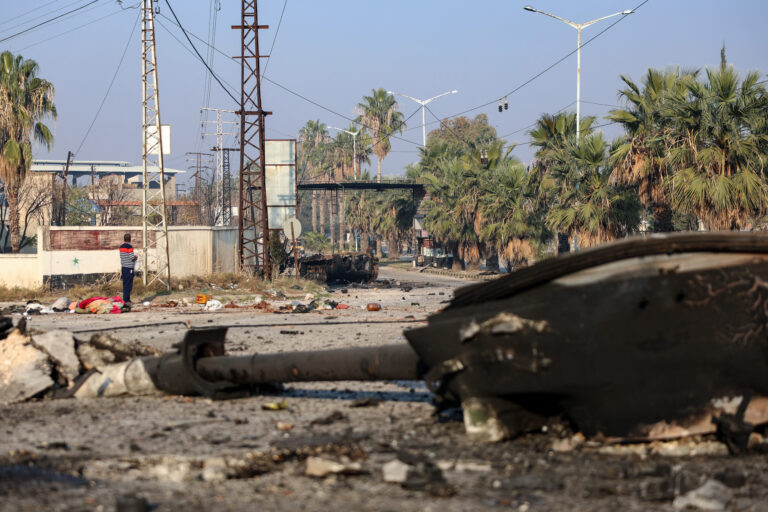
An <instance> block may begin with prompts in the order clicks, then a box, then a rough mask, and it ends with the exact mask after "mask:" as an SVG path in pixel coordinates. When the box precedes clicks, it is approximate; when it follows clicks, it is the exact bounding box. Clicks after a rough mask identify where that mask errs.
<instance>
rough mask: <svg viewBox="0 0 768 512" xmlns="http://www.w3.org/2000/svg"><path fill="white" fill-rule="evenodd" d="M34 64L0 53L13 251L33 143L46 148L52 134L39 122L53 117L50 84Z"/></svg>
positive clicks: (1, 134)
mask: <svg viewBox="0 0 768 512" xmlns="http://www.w3.org/2000/svg"><path fill="white" fill-rule="evenodd" d="M38 70H39V68H38V65H37V63H36V62H35V61H33V60H29V59H24V58H23V57H22V56H21V55H17V56H14V55H13V54H12V53H11V52H8V51H6V52H3V53H2V54H0V179H2V181H3V183H4V184H5V195H6V200H7V201H8V207H9V227H10V232H11V247H12V249H13V252H19V243H20V228H19V204H18V198H19V190H20V189H21V185H22V184H23V182H24V180H25V178H26V175H27V173H28V172H29V169H30V167H31V166H32V144H33V141H34V142H36V143H38V144H41V145H42V146H44V147H45V148H46V149H49V150H50V148H51V145H52V144H53V133H51V131H50V129H49V128H48V127H47V126H46V125H45V124H43V123H42V121H41V120H42V119H45V118H47V117H51V118H55V117H56V107H55V105H54V104H53V96H54V88H53V84H51V83H50V82H48V81H47V80H44V79H42V78H39V77H38V76H37V73H38Z"/></svg>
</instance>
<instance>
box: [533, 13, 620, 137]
mask: <svg viewBox="0 0 768 512" xmlns="http://www.w3.org/2000/svg"><path fill="white" fill-rule="evenodd" d="M523 9H525V10H526V11H529V12H537V13H539V14H543V15H545V16H549V17H550V18H555V19H556V20H560V21H562V22H563V23H565V24H566V25H570V26H571V27H573V28H575V29H576V31H577V32H578V36H577V39H576V140H577V141H578V140H579V138H580V134H581V126H580V124H581V123H580V121H581V30H582V29H584V28H587V27H588V26H590V25H594V24H595V23H597V22H598V21H602V20H605V19H608V18H613V17H614V16H627V15H629V14H632V13H633V12H634V11H633V10H632V9H626V10H624V11H621V12H615V13H613V14H609V15H608V16H603V17H602V18H597V19H595V20H592V21H587V22H585V23H574V22H573V21H570V20H566V19H565V18H561V17H560V16H555V15H554V14H550V13H548V12H545V11H540V10H538V9H536V8H534V7H531V6H530V5H526V6H525V7H523Z"/></svg>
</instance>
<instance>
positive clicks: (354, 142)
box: [328, 126, 360, 180]
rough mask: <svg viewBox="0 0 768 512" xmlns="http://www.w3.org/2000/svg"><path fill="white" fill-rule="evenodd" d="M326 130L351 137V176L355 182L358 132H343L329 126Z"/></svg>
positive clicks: (341, 129) (340, 129) (343, 130)
mask: <svg viewBox="0 0 768 512" xmlns="http://www.w3.org/2000/svg"><path fill="white" fill-rule="evenodd" d="M328 128H331V129H332V130H338V131H340V132H344V133H348V134H350V135H351V136H352V174H353V175H354V177H355V180H357V134H359V133H360V132H359V131H356V132H351V131H349V130H345V129H343V128H336V127H335V126H329V127H328Z"/></svg>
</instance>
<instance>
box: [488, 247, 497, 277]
mask: <svg viewBox="0 0 768 512" xmlns="http://www.w3.org/2000/svg"><path fill="white" fill-rule="evenodd" d="M485 270H488V271H490V272H498V271H499V253H498V252H497V251H496V248H495V247H490V248H488V253H487V254H486V256H485Z"/></svg>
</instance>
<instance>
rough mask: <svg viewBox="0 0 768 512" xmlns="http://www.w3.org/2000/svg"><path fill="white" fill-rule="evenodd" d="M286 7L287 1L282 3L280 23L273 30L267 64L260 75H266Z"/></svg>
mask: <svg viewBox="0 0 768 512" xmlns="http://www.w3.org/2000/svg"><path fill="white" fill-rule="evenodd" d="M287 5H288V0H285V1H284V2H283V11H282V12H281V13H280V21H278V22H277V30H275V37H274V38H273V39H272V46H271V47H270V48H269V54H268V55H267V62H265V63H264V71H262V74H264V75H266V74H267V67H268V66H269V59H271V58H272V52H273V51H274V49H275V43H276V42H277V34H279V33H280V26H281V25H282V24H283V15H284V14H285V7H286V6H287Z"/></svg>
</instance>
